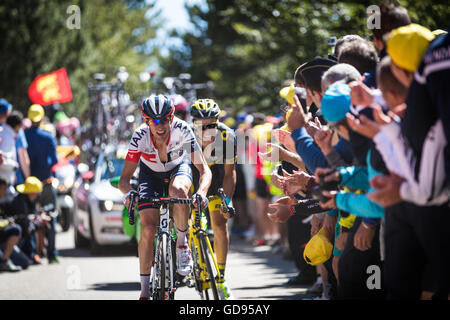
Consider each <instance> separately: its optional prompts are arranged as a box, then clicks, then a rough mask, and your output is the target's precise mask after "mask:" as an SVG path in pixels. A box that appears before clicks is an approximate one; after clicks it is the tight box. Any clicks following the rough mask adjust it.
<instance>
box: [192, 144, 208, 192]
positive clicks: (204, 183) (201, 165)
mask: <svg viewBox="0 0 450 320" xmlns="http://www.w3.org/2000/svg"><path fill="white" fill-rule="evenodd" d="M199 160H200V161H199ZM191 161H192V163H193V164H194V166H195V167H196V168H197V170H198V172H199V173H200V179H199V186H198V191H197V193H198V194H201V195H203V196H206V193H207V192H208V189H209V186H210V185H211V179H212V173H211V170H210V169H209V167H208V164H207V163H206V160H205V157H203V153H202V152H201V150H198V149H197V150H196V151H194V152H192V153H191Z"/></svg>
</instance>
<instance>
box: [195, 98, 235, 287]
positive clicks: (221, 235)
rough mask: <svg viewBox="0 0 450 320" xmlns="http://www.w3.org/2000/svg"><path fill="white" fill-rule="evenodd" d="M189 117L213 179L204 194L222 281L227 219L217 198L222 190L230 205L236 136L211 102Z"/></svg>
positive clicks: (204, 102)
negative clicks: (221, 120)
mask: <svg viewBox="0 0 450 320" xmlns="http://www.w3.org/2000/svg"><path fill="white" fill-rule="evenodd" d="M190 113H191V116H192V122H193V127H194V130H193V131H194V134H195V135H196V137H197V139H198V141H199V144H200V145H201V147H202V151H203V155H204V157H205V159H206V162H207V163H208V166H209V168H210V169H211V172H212V175H213V178H212V181H211V186H210V187H209V189H208V193H207V197H208V200H209V205H208V210H209V215H210V220H211V226H212V229H213V232H214V251H215V253H216V256H217V262H218V264H219V269H220V272H221V275H222V278H223V279H224V275H225V264H226V259H227V254H228V248H229V234H228V228H227V220H228V219H229V218H230V217H229V216H228V215H227V214H226V213H225V212H223V211H222V209H221V199H220V198H219V197H218V196H217V190H218V189H219V188H223V190H224V192H225V195H226V196H227V202H229V203H230V202H231V200H230V199H231V198H232V197H233V193H234V189H235V186H236V168H235V164H236V136H235V134H234V132H233V130H231V129H230V128H229V127H227V126H226V125H225V124H223V123H221V122H219V114H220V108H219V106H218V104H217V103H216V102H215V101H214V100H212V99H199V100H197V101H195V102H194V104H193V105H192V107H191V110H190ZM192 173H193V177H194V187H196V180H197V179H196V176H197V170H196V169H195V168H192Z"/></svg>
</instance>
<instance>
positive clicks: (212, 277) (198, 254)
mask: <svg viewBox="0 0 450 320" xmlns="http://www.w3.org/2000/svg"><path fill="white" fill-rule="evenodd" d="M218 195H219V197H220V199H221V202H222V205H221V207H222V208H223V209H222V210H223V211H225V212H227V213H228V214H229V215H230V216H231V217H233V216H234V208H232V207H231V206H229V205H228V204H227V202H226V197H225V194H224V192H223V189H222V188H220V189H219V190H218ZM195 201H196V202H197V208H198V209H197V210H192V214H191V217H190V219H189V247H190V248H191V251H192V259H193V262H194V268H193V271H192V273H191V274H190V275H189V280H190V281H189V282H188V286H189V287H195V289H196V290H197V292H198V293H199V295H200V298H201V299H202V300H210V298H212V299H214V300H222V299H228V298H229V296H227V294H226V293H225V292H224V290H223V289H222V288H221V287H220V285H221V284H222V283H223V280H224V279H223V277H222V275H221V273H220V272H219V265H218V264H217V259H216V255H215V252H214V248H213V245H212V244H211V241H210V239H209V236H208V219H207V217H206V213H205V212H204V211H203V210H201V206H200V205H201V198H200V197H197V199H195Z"/></svg>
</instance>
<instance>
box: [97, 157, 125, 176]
mask: <svg viewBox="0 0 450 320" xmlns="http://www.w3.org/2000/svg"><path fill="white" fill-rule="evenodd" d="M124 164H125V160H124V159H118V158H109V159H108V158H107V159H105V161H103V163H102V168H101V169H102V174H101V177H100V179H101V180H107V179H111V178H114V177H117V176H120V174H121V173H122V169H123V166H124Z"/></svg>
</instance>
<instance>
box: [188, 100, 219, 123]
mask: <svg viewBox="0 0 450 320" xmlns="http://www.w3.org/2000/svg"><path fill="white" fill-rule="evenodd" d="M219 115H220V108H219V105H218V104H217V103H216V102H215V101H214V100H213V99H198V100H197V101H195V102H194V104H193V105H192V107H191V116H192V118H193V119H208V118H219Z"/></svg>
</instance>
